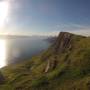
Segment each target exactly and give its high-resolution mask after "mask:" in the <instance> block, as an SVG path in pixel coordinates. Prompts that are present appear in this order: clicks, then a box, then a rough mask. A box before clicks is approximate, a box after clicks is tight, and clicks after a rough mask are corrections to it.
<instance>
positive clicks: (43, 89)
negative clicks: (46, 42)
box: [0, 32, 90, 90]
mask: <svg viewBox="0 0 90 90" xmlns="http://www.w3.org/2000/svg"><path fill="white" fill-rule="evenodd" d="M1 72H2V74H3V76H4V77H5V79H6V81H4V82H5V83H3V84H1V85H0V89H1V90H90V37H84V36H79V35H74V34H71V33H68V32H61V33H60V34H59V36H58V37H57V38H56V39H55V41H54V42H53V44H52V45H51V46H50V47H49V48H48V49H47V50H46V51H44V52H42V53H41V54H40V55H38V56H35V57H32V59H30V60H26V61H24V62H21V63H19V64H16V65H10V66H7V67H4V68H2V69H1ZM1 82H2V81H1Z"/></svg>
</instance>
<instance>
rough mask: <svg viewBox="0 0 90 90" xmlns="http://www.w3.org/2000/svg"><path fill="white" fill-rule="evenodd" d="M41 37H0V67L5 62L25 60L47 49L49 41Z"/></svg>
mask: <svg viewBox="0 0 90 90" xmlns="http://www.w3.org/2000/svg"><path fill="white" fill-rule="evenodd" d="M44 39H45V38H44V37H43V38H42V37H25V38H24V37H23V38H20V37H16V38H8V39H0V67H3V66H5V65H6V64H7V63H8V64H11V63H16V62H19V61H21V60H26V59H28V58H31V57H32V56H34V55H37V54H39V53H40V52H42V51H43V50H45V49H47V48H48V47H49V45H50V43H49V42H47V41H45V40H44Z"/></svg>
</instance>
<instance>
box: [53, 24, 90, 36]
mask: <svg viewBox="0 0 90 90" xmlns="http://www.w3.org/2000/svg"><path fill="white" fill-rule="evenodd" d="M60 31H63V32H71V33H75V34H79V35H85V36H90V26H86V25H80V24H58V25H56V26H54V27H53V32H56V34H57V32H60Z"/></svg>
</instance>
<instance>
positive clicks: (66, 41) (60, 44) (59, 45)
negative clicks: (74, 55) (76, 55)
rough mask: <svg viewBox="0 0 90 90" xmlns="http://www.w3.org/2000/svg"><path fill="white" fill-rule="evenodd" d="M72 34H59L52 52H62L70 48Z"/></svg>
mask: <svg viewBox="0 0 90 90" xmlns="http://www.w3.org/2000/svg"><path fill="white" fill-rule="evenodd" d="M72 36H73V34H70V33H67V32H61V33H60V34H59V36H58V38H57V40H56V42H55V44H54V51H55V53H56V52H57V53H58V52H64V50H65V49H70V48H71V41H72Z"/></svg>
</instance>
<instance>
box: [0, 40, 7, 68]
mask: <svg viewBox="0 0 90 90" xmlns="http://www.w3.org/2000/svg"><path fill="white" fill-rule="evenodd" d="M5 65H6V40H3V39H0V68H2V67H4V66H5Z"/></svg>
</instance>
